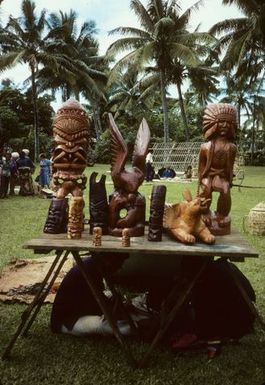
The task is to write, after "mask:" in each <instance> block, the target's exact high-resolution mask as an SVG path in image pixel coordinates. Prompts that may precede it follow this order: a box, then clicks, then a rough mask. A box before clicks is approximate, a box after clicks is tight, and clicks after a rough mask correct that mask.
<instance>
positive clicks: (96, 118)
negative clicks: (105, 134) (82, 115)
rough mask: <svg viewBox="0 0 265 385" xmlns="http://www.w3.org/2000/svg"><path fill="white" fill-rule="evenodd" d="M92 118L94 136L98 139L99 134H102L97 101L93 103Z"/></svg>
mask: <svg viewBox="0 0 265 385" xmlns="http://www.w3.org/2000/svg"><path fill="white" fill-rule="evenodd" d="M92 107H93V119H94V124H95V131H96V137H97V139H99V137H100V135H101V134H102V124H101V119H100V108H99V106H98V103H97V102H95V103H93V106H92Z"/></svg>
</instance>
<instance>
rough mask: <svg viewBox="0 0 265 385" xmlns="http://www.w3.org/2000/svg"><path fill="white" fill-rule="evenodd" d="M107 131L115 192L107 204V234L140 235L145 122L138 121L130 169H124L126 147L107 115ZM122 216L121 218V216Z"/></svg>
mask: <svg viewBox="0 0 265 385" xmlns="http://www.w3.org/2000/svg"><path fill="white" fill-rule="evenodd" d="M109 120H110V131H111V177H112V180H113V184H114V188H115V191H114V193H113V194H112V196H111V199H110V203H109V233H110V234H111V235H115V236H122V230H123V229H124V228H128V235H129V236H130V237H131V236H141V235H144V226H145V198H144V196H142V195H141V194H140V193H139V192H138V188H139V186H140V185H141V184H142V183H143V181H144V178H145V157H146V154H147V151H148V145H149V142H150V130H149V127H148V124H147V122H146V120H145V119H143V120H142V122H141V124H140V127H139V130H138V133H137V137H136V141H135V145H134V151H133V159H132V166H133V167H132V169H126V168H125V164H126V161H127V160H128V147H127V145H126V143H125V141H124V139H123V137H122V135H121V133H120V131H119V129H118V127H117V126H116V124H115V121H114V119H113V117H112V115H111V114H109ZM122 212H124V215H123V216H122Z"/></svg>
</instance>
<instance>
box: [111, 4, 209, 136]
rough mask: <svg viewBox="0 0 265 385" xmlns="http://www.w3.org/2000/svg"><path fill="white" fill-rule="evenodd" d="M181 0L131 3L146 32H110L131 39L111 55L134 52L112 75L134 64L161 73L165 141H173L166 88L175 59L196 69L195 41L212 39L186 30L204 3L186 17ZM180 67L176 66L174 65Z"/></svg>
mask: <svg viewBox="0 0 265 385" xmlns="http://www.w3.org/2000/svg"><path fill="white" fill-rule="evenodd" d="M178 3H179V2H178V1H177V0H172V1H170V2H169V1H165V0H150V1H149V3H148V4H147V6H146V8H145V7H144V6H143V4H142V3H141V2H140V0H131V8H132V10H133V11H134V12H135V14H136V15H137V16H138V18H139V21H140V25H141V27H142V29H139V28H131V27H119V28H116V29H114V30H113V31H111V32H110V33H112V34H113V33H121V34H123V35H127V36H128V37H125V38H121V39H118V40H117V41H115V42H114V43H113V44H112V45H111V46H110V47H109V49H108V53H109V54H116V53H118V52H121V51H123V50H128V49H129V50H131V49H132V50H131V52H129V53H128V54H126V55H125V56H124V57H123V58H122V59H120V60H119V61H118V63H117V64H116V65H115V66H114V67H113V69H112V74H111V75H112V76H113V75H114V74H115V73H116V72H117V70H118V69H120V68H123V66H126V65H127V64H128V63H130V62H134V63H137V65H138V67H139V68H143V67H144V66H145V65H148V64H149V65H150V64H152V63H154V64H155V67H154V70H155V71H156V72H157V73H158V74H159V78H160V90H161V100H162V107H163V111H164V141H165V142H168V140H169V127H168V112H167V101H166V87H167V85H168V83H169V77H168V76H169V74H172V67H173V66H174V60H176V59H179V61H180V62H181V63H184V64H185V65H190V66H196V65H198V63H199V59H198V56H197V54H196V48H197V47H198V45H196V43H195V40H196V39H197V42H198V39H205V38H206V37H207V38H209V35H207V34H199V33H197V32H196V33H194V34H190V33H189V32H188V31H187V30H186V29H185V28H186V27H187V25H188V21H189V17H190V14H191V12H192V10H194V9H197V8H198V6H199V5H200V4H201V1H198V2H197V3H196V4H195V5H194V6H192V7H190V8H189V9H188V10H187V11H186V12H184V13H183V15H180V14H179V12H180V6H179V4H178ZM174 67H176V66H174Z"/></svg>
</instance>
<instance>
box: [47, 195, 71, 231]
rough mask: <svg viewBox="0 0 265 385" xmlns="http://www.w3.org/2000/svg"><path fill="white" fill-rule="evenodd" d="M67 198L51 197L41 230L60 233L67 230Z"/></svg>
mask: <svg viewBox="0 0 265 385" xmlns="http://www.w3.org/2000/svg"><path fill="white" fill-rule="evenodd" d="M67 224H68V200H67V198H60V199H58V198H52V200H51V204H50V207H49V212H48V216H47V220H46V223H45V225H44V229H43V232H44V233H49V234H60V233H66V232H67Z"/></svg>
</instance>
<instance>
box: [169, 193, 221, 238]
mask: <svg viewBox="0 0 265 385" xmlns="http://www.w3.org/2000/svg"><path fill="white" fill-rule="evenodd" d="M183 197H184V199H185V201H184V202H180V203H176V204H174V205H166V206H165V210H164V219H163V227H164V229H166V230H167V232H168V233H169V234H170V235H171V236H172V237H173V238H175V239H177V240H179V241H180V242H183V243H187V244H192V243H195V242H196V240H199V241H202V242H204V243H208V244H213V243H214V242H215V237H214V235H212V234H211V232H210V230H209V229H208V228H207V226H206V225H205V223H204V221H203V218H202V215H203V213H204V212H205V211H207V210H208V206H207V204H208V200H207V199H205V198H200V197H198V198H195V199H192V196H191V193H190V191H189V190H185V191H184V192H183Z"/></svg>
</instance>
